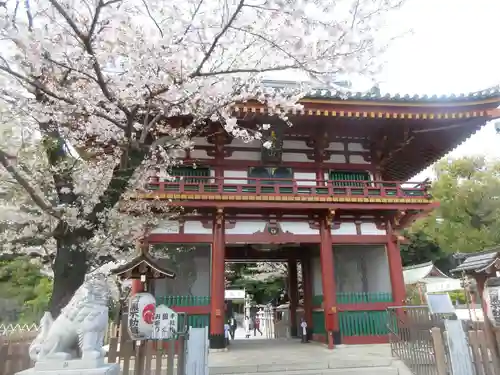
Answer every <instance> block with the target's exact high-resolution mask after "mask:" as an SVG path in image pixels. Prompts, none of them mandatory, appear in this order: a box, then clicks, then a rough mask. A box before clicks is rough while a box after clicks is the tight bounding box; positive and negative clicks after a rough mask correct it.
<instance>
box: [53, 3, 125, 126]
mask: <svg viewBox="0 0 500 375" xmlns="http://www.w3.org/2000/svg"><path fill="white" fill-rule="evenodd" d="M49 1H50V3H51V4H52V6H53V7H54V8H55V9H56V10H57V11H58V12H59V14H60V15H61V16H62V17H63V18H64V19H65V20H66V22H67V23H68V25H69V27H71V29H72V30H73V32H74V33H75V34H76V36H77V37H78V38H79V39H80V40H81V41H82V43H83V46H84V47H85V51H86V52H87V53H88V54H89V55H90V56H92V58H93V61H92V68H93V69H94V73H95V75H96V78H97V83H98V86H99V88H100V89H101V91H102V93H103V95H104V96H105V97H106V99H108V100H109V101H110V102H112V103H115V102H116V105H117V106H118V108H120V110H121V111H122V112H123V113H125V115H127V116H130V110H129V109H128V108H126V107H125V106H124V105H122V104H120V103H119V102H117V100H116V98H115V96H114V95H113V94H112V93H111V91H110V90H109V87H108V84H107V83H106V81H105V80H104V75H103V73H102V68H101V65H100V64H99V62H98V61H97V57H96V54H95V51H94V47H93V46H92V40H91V38H92V34H90V33H89V34H88V35H85V34H84V33H83V32H82V31H81V30H80V29H79V28H78V26H77V25H76V23H75V22H74V21H73V19H72V18H71V17H70V16H69V14H68V13H67V12H66V11H65V10H64V8H63V7H62V6H61V4H59V2H58V1H57V0H49ZM115 2H116V1H109V2H107V3H105V2H103V1H102V0H99V2H98V3H97V7H96V12H95V15H94V19H93V20H92V25H93V24H94V23H97V22H98V19H99V15H100V12H101V10H102V8H104V7H106V6H108V5H110V4H113V3H115ZM91 31H92V32H93V31H94V29H92V27H91Z"/></svg>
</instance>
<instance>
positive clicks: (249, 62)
mask: <svg viewBox="0 0 500 375" xmlns="http://www.w3.org/2000/svg"><path fill="white" fill-rule="evenodd" d="M0 5H1V7H0V12H2V13H0V15H1V19H0V33H1V41H0V51H1V52H0V136H1V138H0V165H1V167H0V174H1V175H0V179H1V180H0V201H1V202H0V204H1V206H2V208H1V211H0V232H1V233H2V235H1V239H0V242H1V246H2V251H3V252H20V251H22V252H28V253H43V254H44V255H45V256H46V257H47V259H52V260H53V263H52V268H53V273H54V290H53V294H52V300H51V303H50V307H51V312H52V314H53V315H54V316H56V315H58V312H59V310H60V308H61V307H62V306H63V305H64V304H65V303H66V302H67V300H68V299H69V298H70V297H71V295H72V294H73V292H74V291H75V290H76V289H77V288H78V286H79V285H80V284H81V283H82V281H83V279H84V275H85V274H86V273H87V272H88V271H89V267H91V265H92V263H96V262H97V263H99V262H102V261H103V260H106V259H123V258H124V257H125V256H126V254H127V252H128V251H129V250H130V249H131V248H133V247H134V241H135V240H136V239H137V238H139V237H140V236H142V235H143V233H144V231H145V230H147V229H148V228H151V227H153V226H154V225H156V224H157V222H158V220H161V219H164V218H166V217H167V218H168V217H170V216H171V215H173V214H175V212H172V211H171V210H170V209H169V208H168V207H167V208H165V206H166V205H165V204H163V203H160V202H152V203H148V204H146V203H139V202H134V201H133V200H131V199H129V198H130V196H129V193H130V192H133V191H134V189H138V188H144V186H143V185H144V182H145V180H146V178H147V177H148V173H150V171H151V168H152V166H158V165H161V166H164V167H165V168H166V169H167V170H168V167H169V166H171V165H175V164H176V163H179V162H181V161H180V160H178V155H179V151H180V150H183V149H189V148H191V147H193V144H192V140H191V139H192V137H193V136H194V135H196V134H199V132H201V131H203V130H205V129H206V128H207V126H208V125H210V124H211V123H219V124H221V125H222V128H223V129H224V130H225V131H226V132H228V133H229V134H230V135H231V136H233V137H238V138H243V139H244V140H252V139H255V138H257V139H261V140H262V142H263V144H265V145H266V146H269V145H271V142H268V140H266V139H263V136H262V133H261V132H260V130H259V128H257V129H248V128H244V127H243V126H241V125H240V124H239V123H238V120H237V119H236V118H235V117H234V116H233V111H232V109H231V108H232V106H234V105H235V104H236V103H240V102H244V101H246V100H249V99H254V100H258V101H260V102H261V103H263V105H265V106H266V107H267V108H268V109H269V111H270V113H272V114H273V115H274V116H278V117H281V118H282V119H283V120H286V113H288V112H289V111H290V110H294V109H300V105H298V104H297V101H298V100H299V99H300V97H302V96H303V95H304V93H305V92H306V91H307V90H308V89H309V86H308V84H300V85H297V86H296V87H293V88H290V89H286V90H285V89H282V90H272V89H269V88H266V87H264V85H263V84H262V80H263V77H264V75H265V74H272V73H273V72H277V71H286V72H290V74H291V76H293V77H296V76H297V74H302V75H303V76H304V77H305V78H307V80H309V81H311V80H314V81H315V82H327V81H328V79H331V77H336V76H338V75H344V76H345V75H349V74H353V73H355V74H364V75H366V76H371V75H372V74H373V73H374V72H376V71H377V69H378V67H379V63H380V60H379V59H377V58H376V57H377V56H378V55H379V53H381V52H382V50H383V48H384V47H385V45H386V42H387V40H382V39H379V38H378V36H379V33H378V30H379V29H380V28H381V27H382V26H383V22H384V16H385V15H386V13H387V11H389V10H392V9H396V8H397V7H398V6H399V5H400V0H342V1H340V0H337V1H336V0H316V1H314V2H310V1H304V0H286V1H284V0H234V1H224V0H185V1H182V2H177V1H164V0H44V1H42V0H26V1H24V2H20V1H19V0H18V1H16V2H15V1H14V0H7V1H4V0H3V1H2V2H1V3H0ZM325 87H326V86H325ZM267 126H268V125H266V124H262V127H267ZM260 129H262V128H260ZM163 177H166V178H168V175H166V176H163ZM132 211H133V213H137V212H140V215H137V214H132Z"/></svg>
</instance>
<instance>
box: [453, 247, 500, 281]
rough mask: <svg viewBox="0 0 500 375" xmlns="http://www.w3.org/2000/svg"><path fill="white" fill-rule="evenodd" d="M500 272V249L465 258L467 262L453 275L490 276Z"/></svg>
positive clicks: (454, 270)
mask: <svg viewBox="0 0 500 375" xmlns="http://www.w3.org/2000/svg"><path fill="white" fill-rule="evenodd" d="M499 270H500V248H494V249H489V250H484V251H481V252H479V253H472V254H468V255H466V256H465V260H464V261H463V263H462V264H461V265H459V266H458V267H457V268H455V269H453V270H451V272H452V273H459V272H463V273H466V274H469V275H477V274H490V273H495V272H496V271H499Z"/></svg>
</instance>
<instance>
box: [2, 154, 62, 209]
mask: <svg viewBox="0 0 500 375" xmlns="http://www.w3.org/2000/svg"><path fill="white" fill-rule="evenodd" d="M8 156H9V155H8V154H7V153H6V152H5V151H3V150H2V149H0V164H2V166H3V167H4V168H5V170H6V171H7V172H9V174H10V175H11V176H12V178H14V179H15V180H16V181H17V182H18V183H19V185H21V186H22V187H23V189H24V190H25V191H26V193H27V194H28V195H29V196H30V198H31V199H32V200H33V202H35V204H36V205H37V206H38V207H40V209H42V210H43V211H44V212H46V213H48V214H49V215H51V216H53V217H55V218H58V219H59V218H60V217H61V215H60V213H59V212H57V211H56V210H55V209H54V207H52V206H51V205H50V204H49V203H48V202H46V201H45V199H44V198H43V197H41V196H40V195H39V194H38V193H37V191H36V189H35V188H34V187H33V186H31V184H30V183H29V182H28V180H27V179H25V178H24V177H23V176H22V174H21V173H20V172H19V171H18V170H17V168H16V167H15V166H14V165H12V164H11V163H10V161H9V157H8Z"/></svg>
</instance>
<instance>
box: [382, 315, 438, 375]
mask: <svg viewBox="0 0 500 375" xmlns="http://www.w3.org/2000/svg"><path fill="white" fill-rule="evenodd" d="M433 327H438V328H440V329H443V327H444V324H443V319H442V318H441V317H439V316H436V315H431V314H430V313H429V309H428V307H427V306H404V307H390V308H388V322H387V328H388V331H389V342H390V345H391V351H392V355H393V356H394V357H397V358H399V359H400V360H401V361H403V362H404V364H405V365H406V366H407V367H408V368H409V369H410V370H411V371H412V372H413V373H414V374H415V375H437V374H438V372H437V366H436V357H435V355H434V344H433V340H432V334H431V329H432V328H433Z"/></svg>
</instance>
